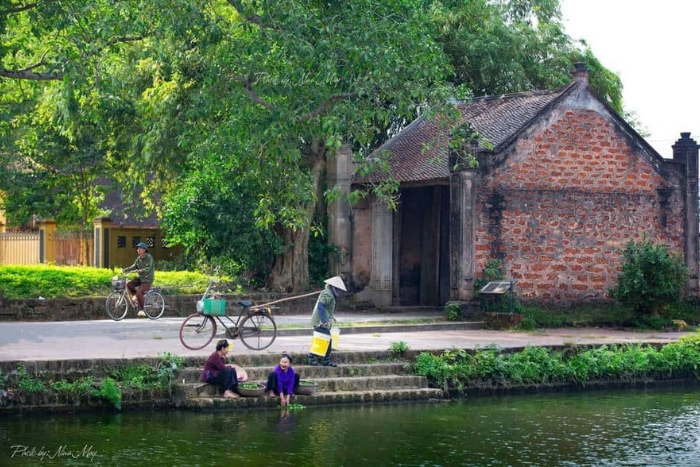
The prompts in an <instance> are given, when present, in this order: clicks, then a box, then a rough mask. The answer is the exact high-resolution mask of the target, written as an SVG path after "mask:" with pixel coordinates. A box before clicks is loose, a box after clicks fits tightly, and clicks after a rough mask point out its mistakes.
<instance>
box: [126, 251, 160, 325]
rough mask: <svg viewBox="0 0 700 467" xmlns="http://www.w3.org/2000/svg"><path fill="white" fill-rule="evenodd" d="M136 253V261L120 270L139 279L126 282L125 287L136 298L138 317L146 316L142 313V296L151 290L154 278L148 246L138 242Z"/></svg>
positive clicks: (152, 262) (153, 267)
mask: <svg viewBox="0 0 700 467" xmlns="http://www.w3.org/2000/svg"><path fill="white" fill-rule="evenodd" d="M136 251H137V252H138V254H139V255H138V256H137V257H136V261H134V264H132V265H131V266H129V267H128V268H124V269H122V273H127V272H131V271H136V272H137V273H138V275H139V277H137V278H135V279H132V280H130V281H129V282H127V283H126V287H127V288H128V289H129V292H131V294H132V295H135V296H136V301H137V302H138V305H139V312H138V316H146V313H145V312H144V311H143V304H144V295H145V294H146V292H148V291H149V290H150V289H151V284H152V283H153V279H154V278H155V263H154V261H153V256H151V255H150V253H148V245H146V244H145V243H143V242H140V243H139V244H137V245H136Z"/></svg>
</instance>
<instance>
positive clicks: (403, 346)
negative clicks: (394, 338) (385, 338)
mask: <svg viewBox="0 0 700 467" xmlns="http://www.w3.org/2000/svg"><path fill="white" fill-rule="evenodd" d="M409 349H410V347H409V346H408V344H407V343H406V342H404V341H398V342H392V343H391V346H390V347H389V353H390V354H391V356H392V357H393V358H399V357H402V356H403V355H404V354H405V353H406V352H408V350H409Z"/></svg>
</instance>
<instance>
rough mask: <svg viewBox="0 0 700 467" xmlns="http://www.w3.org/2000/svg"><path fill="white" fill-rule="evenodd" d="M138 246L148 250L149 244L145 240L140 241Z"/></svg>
mask: <svg viewBox="0 0 700 467" xmlns="http://www.w3.org/2000/svg"><path fill="white" fill-rule="evenodd" d="M136 248H143V249H144V250H146V251H148V245H146V244H145V243H143V242H140V243H138V244H137V245H136Z"/></svg>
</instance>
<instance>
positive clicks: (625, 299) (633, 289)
mask: <svg viewBox="0 0 700 467" xmlns="http://www.w3.org/2000/svg"><path fill="white" fill-rule="evenodd" d="M622 256H623V261H622V273H620V275H619V276H618V278H617V286H616V287H615V288H614V289H612V290H611V291H610V294H611V296H612V297H613V298H615V299H616V300H617V301H619V302H620V303H621V304H622V305H624V306H628V307H630V308H631V309H632V310H634V311H635V312H636V313H638V314H640V315H647V316H658V315H659V314H660V311H661V310H663V309H664V308H665V307H666V306H667V305H669V304H678V303H680V302H681V301H682V297H683V291H684V290H685V284H686V281H687V280H688V276H689V271H688V268H687V267H686V266H685V263H684V261H683V258H682V257H681V256H680V255H679V254H676V253H672V252H669V251H668V248H667V247H666V246H664V245H654V244H653V243H651V241H650V240H649V239H648V238H647V237H646V235H645V237H644V239H643V240H642V241H641V242H640V243H635V242H634V241H632V240H630V241H629V243H627V245H626V246H625V248H624V250H623V252H622Z"/></svg>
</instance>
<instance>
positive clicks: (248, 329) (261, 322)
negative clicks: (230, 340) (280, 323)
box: [238, 312, 277, 350]
mask: <svg viewBox="0 0 700 467" xmlns="http://www.w3.org/2000/svg"><path fill="white" fill-rule="evenodd" d="M238 335H239V337H240V338H241V342H243V345H245V346H246V347H248V348H249V349H251V350H263V349H266V348H268V347H270V346H271V345H272V343H273V342H275V338H276V337H277V323H275V320H274V319H272V316H270V315H269V314H267V313H265V312H257V313H253V314H251V315H248V316H246V317H245V318H243V321H242V322H241V324H240V326H239V327H238Z"/></svg>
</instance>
